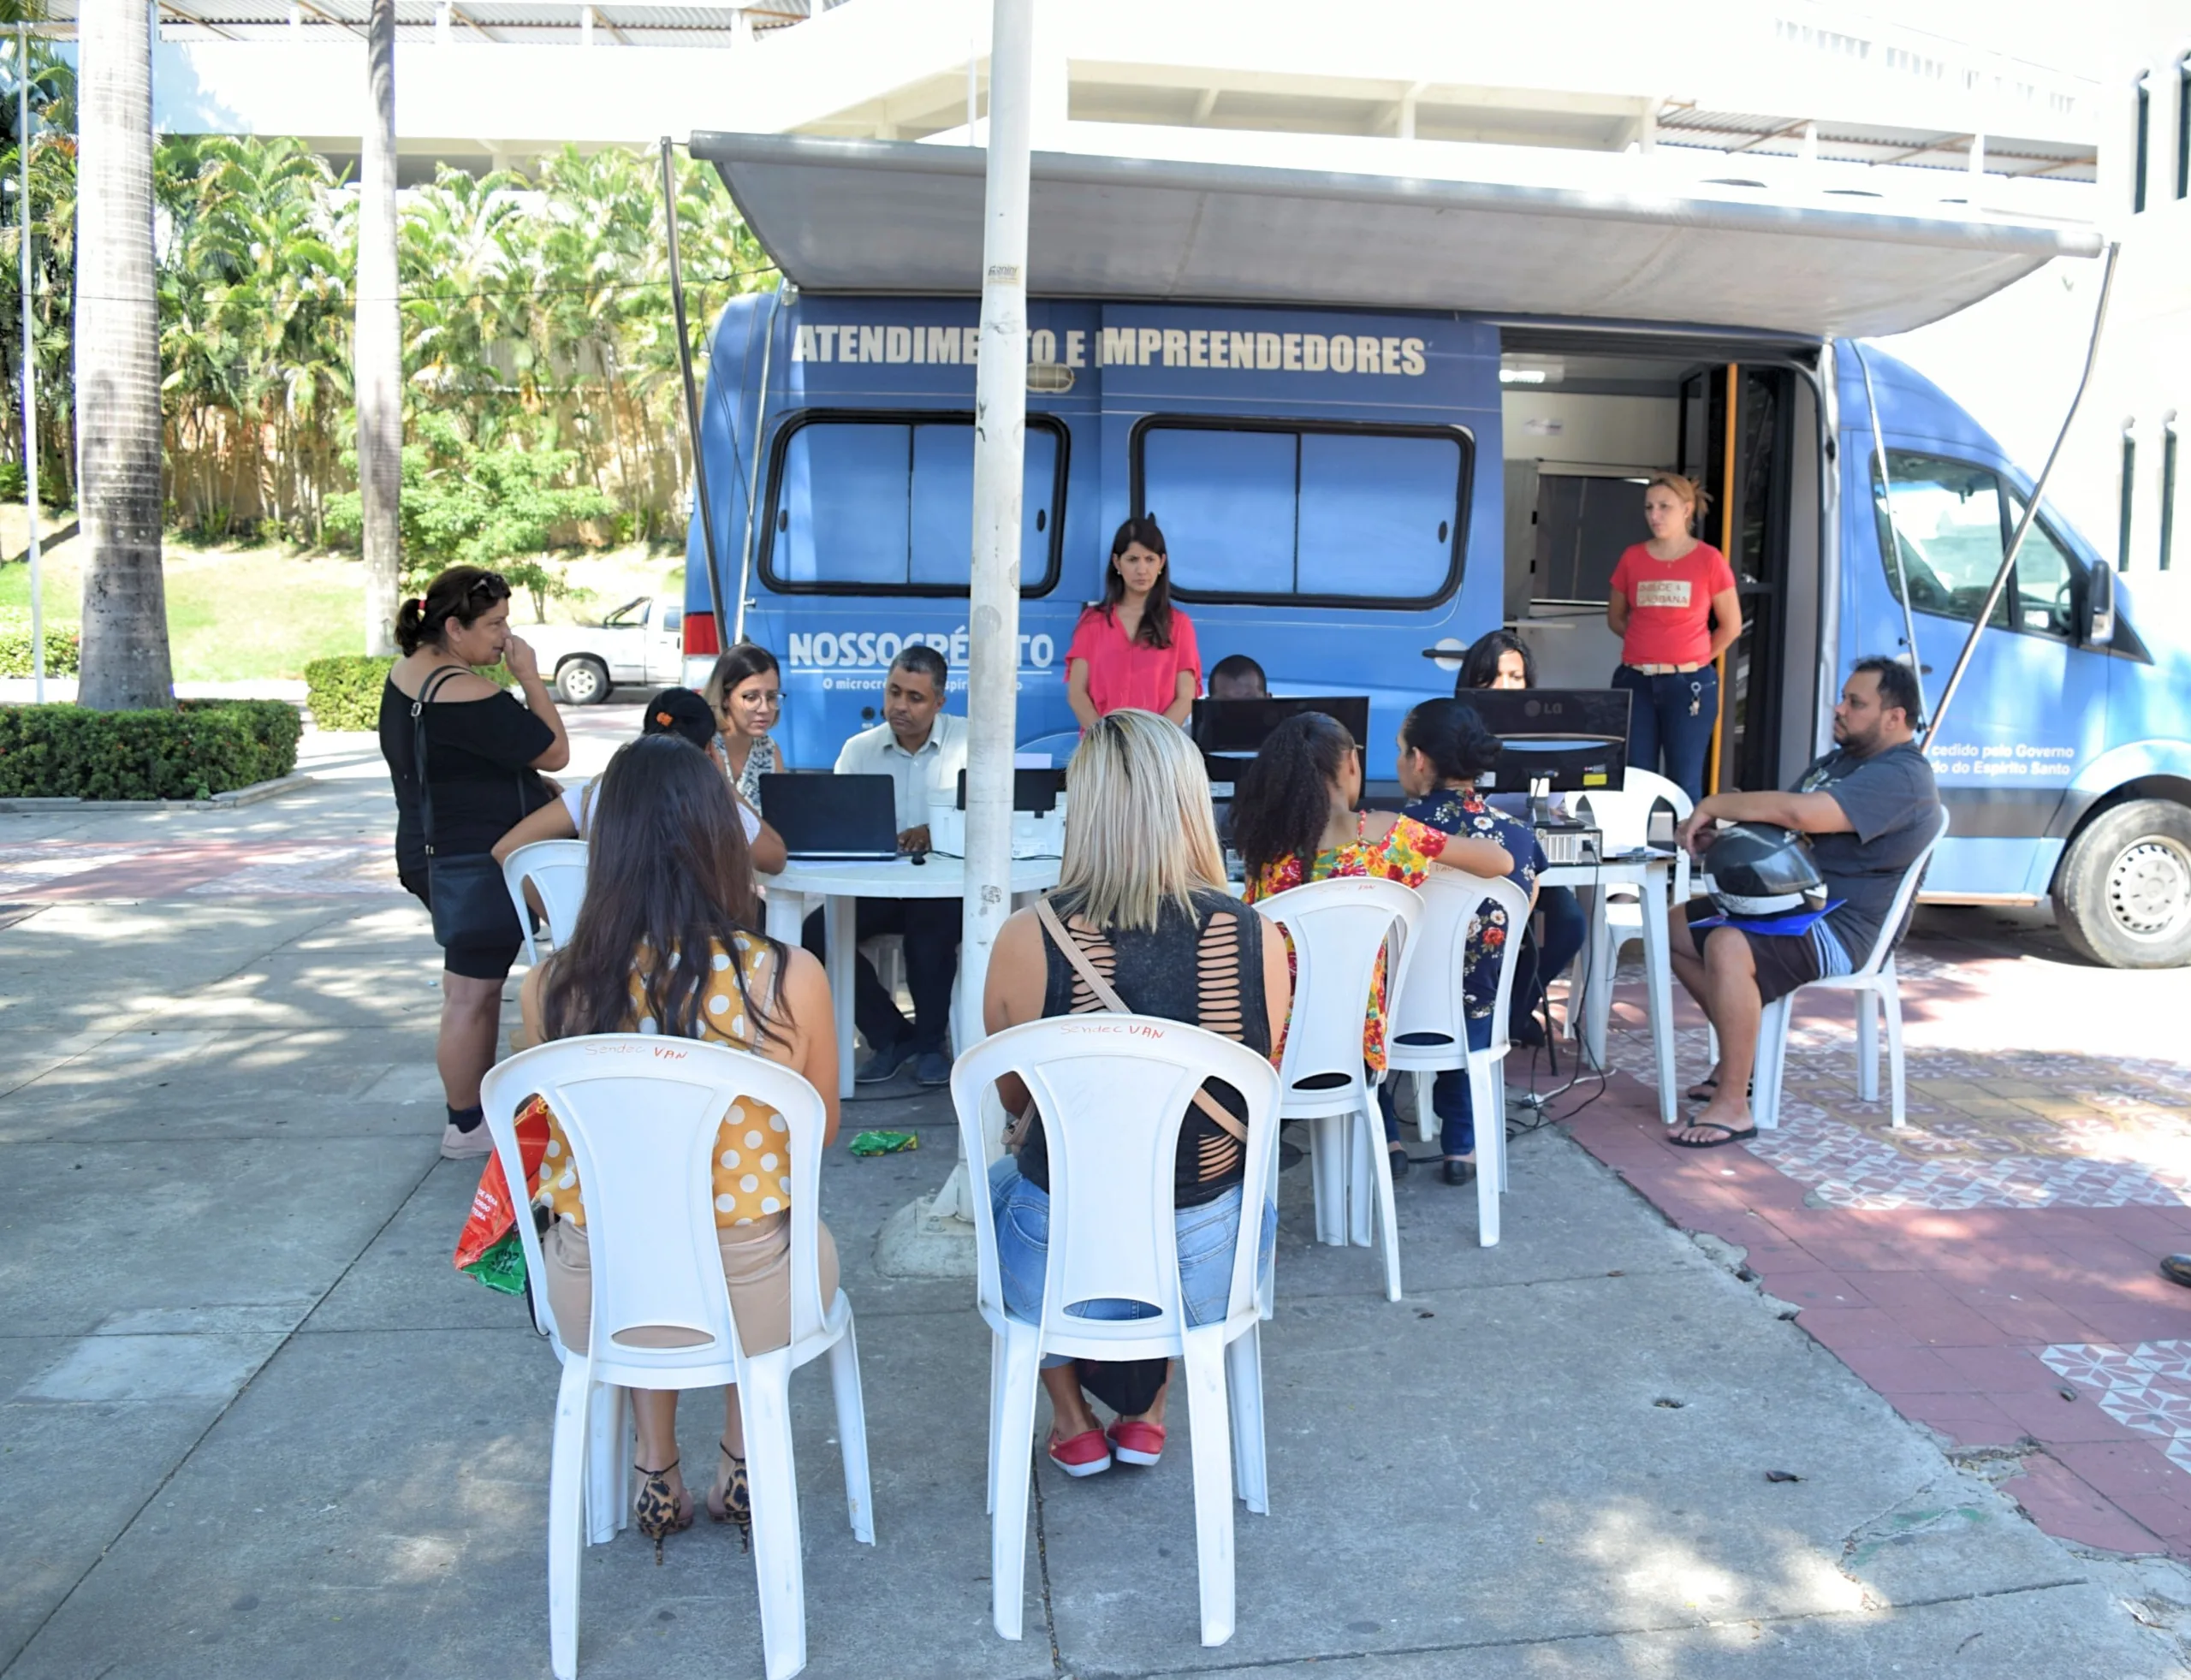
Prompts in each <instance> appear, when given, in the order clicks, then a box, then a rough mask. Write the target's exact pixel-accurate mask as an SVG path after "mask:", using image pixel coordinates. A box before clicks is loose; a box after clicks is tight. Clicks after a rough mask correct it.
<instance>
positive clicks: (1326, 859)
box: [1232, 712, 1514, 1174]
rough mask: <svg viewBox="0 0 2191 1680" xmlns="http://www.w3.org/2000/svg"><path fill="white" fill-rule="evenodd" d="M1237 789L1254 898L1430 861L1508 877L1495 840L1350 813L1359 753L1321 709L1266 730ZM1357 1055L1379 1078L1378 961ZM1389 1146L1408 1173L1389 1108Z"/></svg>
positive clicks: (1237, 828) (1407, 879) (1411, 875)
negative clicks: (1268, 734) (1260, 747)
mask: <svg viewBox="0 0 2191 1680" xmlns="http://www.w3.org/2000/svg"><path fill="white" fill-rule="evenodd" d="M1236 787H1237V792H1236V793H1235V796H1234V798H1233V801H1232V849H1233V850H1234V851H1235V852H1238V853H1239V854H1240V858H1241V861H1242V862H1243V863H1244V864H1246V865H1247V868H1248V887H1247V896H1248V899H1249V901H1250V903H1252V902H1254V901H1255V900H1256V899H1267V898H1269V897H1271V896H1273V895H1274V894H1275V893H1283V892H1285V891H1286V890H1287V889H1288V888H1289V887H1300V886H1303V885H1305V884H1306V883H1308V882H1311V881H1327V880H1330V879H1331V878H1332V877H1333V876H1380V877H1381V878H1382V879H1384V880H1386V881H1398V882H1404V884H1406V885H1407V886H1410V887H1420V886H1421V885H1422V881H1423V877H1424V876H1426V875H1428V873H1429V872H1430V870H1432V868H1434V867H1435V866H1440V865H1442V866H1443V867H1445V868H1447V869H1457V870H1462V871H1464V872H1465V873H1467V874H1469V875H1480V876H1501V875H1505V874H1507V873H1508V872H1509V871H1511V870H1512V869H1513V867H1514V859H1513V858H1512V856H1511V854H1510V853H1509V852H1507V850H1506V848H1505V846H1501V845H1500V844H1499V842H1498V841H1497V840H1485V839H1479V838H1476V837H1475V836H1472V835H1465V834H1446V832H1445V831H1444V830H1442V829H1439V828H1430V827H1428V825H1426V824H1424V823H1422V822H1416V820H1415V819H1414V818H1413V817H1410V816H1395V815H1394V814H1393V813H1392V812H1391V811H1388V810H1372V811H1357V810H1356V809H1355V806H1356V805H1357V804H1358V803H1359V802H1360V800H1361V798H1362V754H1361V751H1360V750H1359V749H1358V748H1357V747H1356V745H1355V744H1354V737H1353V736H1351V735H1350V734H1349V733H1347V732H1346V726H1345V725H1344V724H1342V723H1340V722H1339V721H1338V720H1337V719H1336V718H1332V717H1327V716H1326V715H1324V714H1323V713H1321V712H1302V713H1299V714H1297V715H1295V716H1292V717H1289V718H1287V719H1286V721H1285V722H1283V723H1281V724H1280V725H1279V726H1278V727H1277V728H1275V729H1274V730H1273V731H1271V733H1270V738H1269V739H1268V740H1266V741H1265V742H1264V743H1263V746H1262V751H1260V752H1258V753H1257V754H1256V757H1255V762H1254V763H1251V764H1250V765H1249V766H1248V769H1247V771H1246V773H1245V774H1244V775H1242V776H1241V778H1240V780H1239V781H1238V784H1237V785H1236ZM1291 960H1292V954H1291V951H1290V950H1289V951H1288V953H1287V961H1288V962H1289V963H1291ZM1362 1060H1363V1065H1364V1066H1367V1067H1368V1069H1369V1083H1371V1084H1372V1085H1375V1084H1376V1083H1378V1081H1379V1080H1381V1078H1382V1077H1384V1072H1385V965H1384V960H1383V959H1381V958H1380V959H1378V964H1377V975H1376V980H1375V986H1374V988H1373V989H1372V991H1371V993H1370V997H1369V1017H1368V1018H1367V1019H1366V1020H1365V1021H1364V1022H1363V1027H1362ZM1385 1145H1386V1149H1389V1150H1390V1151H1391V1152H1392V1171H1393V1172H1394V1173H1395V1174H1398V1173H1401V1172H1406V1171H1407V1165H1408V1162H1407V1150H1406V1149H1405V1148H1404V1146H1403V1145H1402V1144H1401V1143H1400V1142H1399V1123H1398V1120H1397V1119H1395V1118H1394V1117H1393V1116H1392V1115H1391V1114H1390V1113H1387V1114H1386V1116H1385Z"/></svg>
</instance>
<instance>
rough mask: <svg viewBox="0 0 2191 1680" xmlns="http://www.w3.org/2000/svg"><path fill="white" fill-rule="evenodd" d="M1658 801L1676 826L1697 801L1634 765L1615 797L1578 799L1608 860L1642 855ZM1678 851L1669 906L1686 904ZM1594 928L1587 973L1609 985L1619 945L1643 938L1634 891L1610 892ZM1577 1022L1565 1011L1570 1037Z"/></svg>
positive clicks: (1683, 862)
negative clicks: (1596, 934) (1629, 854)
mask: <svg viewBox="0 0 2191 1680" xmlns="http://www.w3.org/2000/svg"><path fill="white" fill-rule="evenodd" d="M1661 802H1663V803H1665V804H1669V805H1671V806H1672V807H1673V812H1674V822H1676V823H1677V824H1679V823H1682V822H1687V821H1688V820H1689V813H1690V812H1691V811H1693V810H1695V809H1696V804H1695V801H1694V800H1692V799H1691V798H1689V794H1688V793H1687V791H1686V790H1684V789H1683V787H1682V786H1681V784H1680V783H1679V782H1677V781H1670V780H1668V779H1667V778H1666V777H1665V776H1662V775H1659V774H1658V772H1657V771H1655V770H1639V769H1636V768H1635V767H1633V766H1632V765H1631V766H1630V769H1629V770H1628V774H1627V775H1626V776H1625V777H1624V779H1623V781H1622V784H1621V788H1620V791H1619V792H1618V793H1612V792H1611V791H1609V790H1608V791H1606V792H1601V793H1584V794H1582V795H1580V796H1579V797H1578V799H1577V803H1578V804H1581V805H1582V806H1583V807H1584V808H1585V809H1586V810H1588V812H1589V815H1590V820H1591V821H1592V822H1594V823H1595V824H1596V825H1597V828H1598V832H1599V834H1600V835H1602V836H1603V837H1604V846H1605V855H1606V857H1608V858H1610V857H1615V856H1618V855H1619V854H1621V853H1624V852H1636V851H1640V850H1642V848H1643V847H1644V846H1648V845H1649V844H1650V843H1651V813H1652V812H1653V811H1654V810H1656V809H1657V808H1658V806H1659V805H1660V803H1661ZM1676 852H1677V854H1678V855H1677V857H1676V858H1675V859H1674V896H1673V902H1674V903H1675V904H1676V905H1685V904H1687V903H1688V902H1689V853H1688V852H1683V851H1681V850H1680V848H1678V847H1677V848H1676ZM1596 925H1597V927H1598V929H1599V930H1600V937H1599V940H1598V943H1597V946H1596V948H1595V949H1594V951H1593V952H1592V953H1591V954H1590V958H1589V963H1590V972H1591V974H1593V975H1603V976H1604V977H1605V979H1606V983H1607V984H1608V985H1610V984H1611V983H1612V976H1613V971H1614V968H1615V965H1617V964H1618V962H1619V960H1620V948H1621V947H1623V946H1624V945H1626V944H1627V943H1628V942H1629V941H1630V940H1640V939H1642V937H1643V905H1642V899H1641V898H1640V896H1639V895H1638V894H1637V893H1636V889H1635V888H1633V887H1627V886H1620V887H1612V888H1611V889H1610V890H1609V892H1608V895H1607V898H1606V913H1605V915H1604V916H1603V917H1600V918H1598V921H1597V923H1596ZM1581 1018H1582V1011H1581V1009H1580V1008H1579V1007H1571V1008H1570V1009H1569V1010H1568V1012H1567V1024H1568V1029H1569V1032H1570V1035H1572V1034H1573V1032H1574V1031H1575V1030H1576V1023H1577V1022H1579V1021H1580V1019H1581Z"/></svg>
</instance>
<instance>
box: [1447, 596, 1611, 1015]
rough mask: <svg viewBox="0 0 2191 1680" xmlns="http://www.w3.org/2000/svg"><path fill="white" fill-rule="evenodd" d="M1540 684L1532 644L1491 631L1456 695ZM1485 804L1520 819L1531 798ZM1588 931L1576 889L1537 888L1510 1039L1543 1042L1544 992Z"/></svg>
mask: <svg viewBox="0 0 2191 1680" xmlns="http://www.w3.org/2000/svg"><path fill="white" fill-rule="evenodd" d="M1535 686H1537V662H1536V658H1535V656H1534V655H1533V654H1531V653H1530V651H1529V644H1528V643H1527V642H1524V641H1523V639H1522V638H1520V637H1519V636H1517V635H1516V634H1515V633H1514V632H1512V631H1511V630H1487V631H1486V632H1484V633H1483V634H1482V635H1481V636H1479V637H1477V638H1476V640H1475V641H1474V642H1472V643H1470V644H1469V650H1468V651H1467V652H1466V653H1464V654H1463V655H1462V656H1461V674H1460V677H1459V680H1458V681H1456V682H1455V683H1454V685H1453V695H1454V698H1456V699H1461V700H1465V699H1467V698H1468V697H1469V694H1470V691H1471V690H1474V689H1481V688H1535ZM1485 803H1486V804H1488V805H1489V806H1490V807H1491V808H1492V809H1493V810H1496V811H1500V812H1503V813H1505V815H1506V816H1511V817H1514V818H1517V819H1521V818H1524V817H1526V816H1527V815H1528V805H1529V796H1528V795H1527V794H1523V793H1497V794H1493V796H1492V797H1491V798H1488V799H1487V800H1486V801H1485ZM1589 930H1590V918H1589V917H1588V916H1587V915H1585V914H1584V913H1583V911H1582V903H1581V901H1580V900H1579V899H1576V896H1575V893H1574V890H1573V889H1572V888H1571V887H1539V888H1538V889H1537V908H1536V914H1535V916H1534V917H1531V918H1530V928H1529V940H1528V941H1527V942H1526V943H1525V944H1524V945H1523V947H1522V952H1521V954H1520V955H1519V956H1518V957H1517V958H1516V959H1515V960H1516V961H1517V962H1518V963H1520V964H1521V967H1520V968H1518V969H1517V970H1516V971H1515V973H1514V990H1513V993H1512V995H1511V999H1510V1000H1509V1002H1508V1004H1507V1007H1506V1031H1507V1036H1509V1037H1511V1039H1512V1040H1513V1041H1514V1042H1516V1043H1517V1044H1541V1043H1543V1042H1544V1028H1543V1027H1542V1026H1541V1025H1540V1024H1538V1022H1537V1012H1538V1011H1539V1010H1541V1009H1542V1008H1543V1007H1544V994H1545V988H1547V986H1549V985H1551V984H1552V982H1553V981H1555V980H1557V979H1559V977H1560V976H1561V975H1563V974H1565V972H1566V971H1567V965H1568V964H1570V963H1571V962H1573V961H1574V960H1575V953H1576V952H1578V951H1580V950H1581V949H1582V941H1584V940H1585V939H1586V938H1588V935H1589Z"/></svg>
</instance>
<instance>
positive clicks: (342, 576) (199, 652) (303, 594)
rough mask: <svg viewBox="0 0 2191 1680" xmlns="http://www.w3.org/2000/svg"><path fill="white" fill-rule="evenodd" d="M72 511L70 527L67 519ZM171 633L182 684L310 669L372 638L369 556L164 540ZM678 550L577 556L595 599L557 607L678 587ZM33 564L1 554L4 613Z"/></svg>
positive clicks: (586, 611)
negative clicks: (368, 633)
mask: <svg viewBox="0 0 2191 1680" xmlns="http://www.w3.org/2000/svg"><path fill="white" fill-rule="evenodd" d="M66 523H67V522H66V521H64V528H65V525H66ZM26 540H27V539H26V525H25V520H24V516H23V510H22V508H21V504H20V503H15V504H11V505H0V553H4V554H7V555H19V554H21V553H22V552H23V550H24V548H25V546H26ZM164 557H165V566H166V573H167V596H168V643H169V650H170V651H171V654H172V656H173V658H174V662H175V680H176V681H177V682H249V681H253V680H264V679H266V678H271V677H301V676H303V675H304V674H305V666H306V662H309V661H311V660H314V659H320V658H324V657H325V656H328V655H330V654H341V653H355V652H357V651H359V649H360V648H362V647H363V645H364V636H365V632H364V627H363V622H362V620H363V618H364V614H365V566H364V562H362V561H359V560H358V559H357V558H356V557H355V556H353V555H296V554H294V553H292V552H290V551H289V550H287V549H278V548H253V549H198V548H193V547H190V546H189V545H187V544H185V543H178V542H176V541H175V540H174V539H173V538H172V537H170V538H169V540H168V542H167V543H166V545H165V549H164ZM82 559H83V543H82V542H81V540H80V538H74V537H72V538H71V539H70V540H68V541H67V542H63V543H56V544H53V545H52V546H50V547H48V548H46V549H45V551H44V553H43V554H42V555H41V557H40V567H39V569H40V574H41V580H42V582H43V584H44V586H45V588H44V594H45V618H46V622H47V623H49V624H51V625H56V626H64V627H68V628H73V627H74V626H75V625H76V624H77V622H78V620H79V618H80V611H81V608H80V600H79V597H80V592H81V589H82V572H81V567H82ZM682 572H683V568H682V567H681V566H680V565H679V564H678V563H677V556H675V555H669V556H668V557H667V558H665V557H664V556H662V555H656V554H650V552H649V551H648V550H647V549H645V548H644V546H635V547H632V548H630V549H618V550H615V551H612V552H610V553H608V554H604V555H586V556H584V557H581V558H579V559H577V560H575V561H573V563H572V564H571V567H570V573H569V574H570V578H571V580H572V582H573V583H574V584H578V585H582V586H583V587H585V588H587V589H590V590H591V591H592V598H591V600H589V601H582V602H580V603H578V604H577V606H576V607H575V608H574V610H573V611H567V610H565V609H564V608H562V606H561V603H551V605H550V608H549V617H550V618H551V619H565V618H568V617H571V616H573V615H577V616H595V615H597V614H600V613H603V612H605V611H607V610H608V609H609V608H613V607H615V606H619V605H620V604H621V603H624V602H625V601H627V600H629V599H631V598H632V597H633V596H636V595H644V594H647V593H650V591H657V590H660V589H662V588H664V587H666V586H671V585H674V580H675V579H679V578H681V576H682ZM30 599H31V586H30V567H28V566H17V565H6V564H0V611H6V610H9V609H10V608H12V609H15V610H18V611H27V610H28V608H29V607H30ZM514 609H515V610H514V617H515V618H516V620H518V628H519V631H520V633H522V632H523V631H524V628H525V625H526V624H527V623H529V622H530V621H531V618H532V605H531V599H530V597H526V596H525V594H524V593H523V592H522V591H520V594H519V597H518V599H517V601H516V603H514Z"/></svg>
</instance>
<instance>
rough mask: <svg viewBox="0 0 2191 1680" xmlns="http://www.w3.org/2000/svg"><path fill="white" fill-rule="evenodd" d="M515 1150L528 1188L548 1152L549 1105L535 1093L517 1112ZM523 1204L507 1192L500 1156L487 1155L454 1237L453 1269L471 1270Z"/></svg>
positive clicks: (514, 1224)
mask: <svg viewBox="0 0 2191 1680" xmlns="http://www.w3.org/2000/svg"><path fill="white" fill-rule="evenodd" d="M517 1149H518V1156H519V1159H520V1161H522V1162H523V1163H524V1166H525V1186H526V1188H527V1189H528V1190H530V1189H531V1184H532V1181H533V1180H534V1179H535V1178H537V1177H538V1176H539V1174H540V1161H541V1157H542V1156H543V1155H546V1154H547V1153H548V1105H547V1104H546V1103H544V1102H543V1101H541V1100H540V1099H539V1098H538V1097H537V1096H529V1097H527V1098H526V1099H525V1107H522V1108H520V1109H519V1110H518V1111H517ZM522 1205H523V1203H522V1202H520V1201H519V1200H517V1199H515V1198H513V1197H512V1196H511V1195H510V1187H509V1183H508V1180H507V1179H506V1178H504V1177H503V1176H502V1157H501V1156H500V1155H489V1156H488V1157H487V1167H486V1170H485V1171H484V1172H482V1173H480V1175H479V1188H478V1190H474V1191H473V1192H472V1214H471V1217H470V1218H468V1219H466V1220H465V1222H464V1232H463V1234H462V1235H461V1236H460V1237H459V1238H457V1239H456V1255H455V1258H454V1265H455V1267H456V1269H457V1270H458V1271H460V1272H467V1271H470V1270H471V1268H472V1267H474V1266H477V1265H478V1263H479V1261H481V1260H482V1259H484V1257H485V1256H486V1254H487V1251H488V1250H490V1249H491V1248H493V1247H494V1246H495V1245H496V1244H497V1243H499V1242H501V1241H502V1239H503V1238H505V1237H507V1236H508V1235H509V1234H510V1232H513V1231H514V1230H515V1229H516V1228H517V1210H518V1208H520V1206H522Z"/></svg>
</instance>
